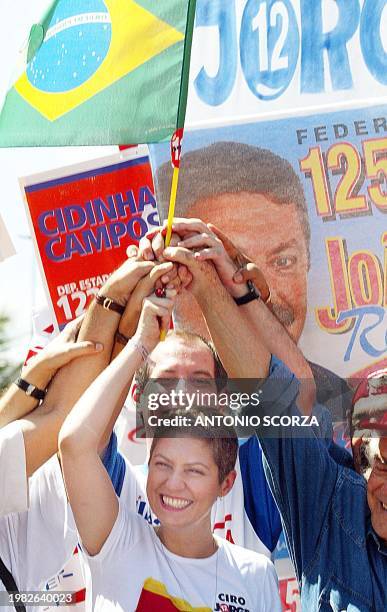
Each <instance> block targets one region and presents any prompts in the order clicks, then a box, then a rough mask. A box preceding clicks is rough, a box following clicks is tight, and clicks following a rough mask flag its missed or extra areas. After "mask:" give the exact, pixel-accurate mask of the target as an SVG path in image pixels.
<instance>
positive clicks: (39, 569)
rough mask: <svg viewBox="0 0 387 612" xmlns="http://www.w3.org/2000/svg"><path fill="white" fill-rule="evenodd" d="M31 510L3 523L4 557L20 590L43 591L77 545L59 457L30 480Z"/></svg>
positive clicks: (44, 466) (1, 539)
mask: <svg viewBox="0 0 387 612" xmlns="http://www.w3.org/2000/svg"><path fill="white" fill-rule="evenodd" d="M29 489H30V508H29V510H28V511H27V512H21V513H18V514H12V515H9V516H7V517H5V518H4V519H2V522H1V524H0V541H1V542H2V545H1V554H2V555H3V554H4V556H3V560H4V563H5V564H6V565H7V567H8V569H9V570H10V571H11V572H12V574H13V575H14V577H15V579H16V577H17V584H18V587H19V589H20V590H23V591H29V590H31V591H34V590H39V589H40V588H41V586H42V584H44V582H45V581H47V580H48V579H49V578H51V577H52V576H53V575H54V574H55V573H56V572H59V571H60V570H61V569H62V568H63V566H64V565H65V563H66V562H67V561H68V560H69V559H70V557H71V555H72V553H73V550H74V548H75V546H76V545H77V532H76V530H75V524H74V519H73V517H72V513H71V510H70V507H69V505H68V502H67V497H66V491H65V488H64V483H63V478H62V473H61V469H60V465H59V461H58V458H57V457H56V456H55V457H52V459H50V460H49V461H48V462H47V463H45V464H44V465H43V466H42V467H41V468H40V469H39V470H37V471H36V472H35V474H34V475H33V476H32V478H30V481H29Z"/></svg>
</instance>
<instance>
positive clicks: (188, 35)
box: [0, 0, 195, 147]
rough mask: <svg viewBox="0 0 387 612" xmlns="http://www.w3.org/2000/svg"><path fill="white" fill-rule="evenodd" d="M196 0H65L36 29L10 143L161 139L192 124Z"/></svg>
mask: <svg viewBox="0 0 387 612" xmlns="http://www.w3.org/2000/svg"><path fill="white" fill-rule="evenodd" d="M194 15H195V0H56V1H55V2H51V5H50V6H49V7H48V9H47V12H46V14H45V16H44V17H43V19H42V20H41V23H40V24H36V25H34V26H33V27H32V29H31V34H30V40H29V47H28V54H27V59H26V66H25V70H24V72H23V73H22V74H21V76H20V77H19V78H18V79H17V80H16V82H15V83H14V84H13V86H12V87H11V89H10V90H9V91H8V93H7V96H6V98H5V102H4V106H3V109H2V111H1V114H0V146H3V147H15V146H57V145H108V144H136V143H146V142H158V141H160V140H164V139H167V138H169V137H170V136H171V135H172V133H173V132H174V131H175V129H176V128H178V127H182V124H183V123H184V115H185V107H186V100H187V88H188V72H189V59H190V51H191V41H192V30H193V21H194Z"/></svg>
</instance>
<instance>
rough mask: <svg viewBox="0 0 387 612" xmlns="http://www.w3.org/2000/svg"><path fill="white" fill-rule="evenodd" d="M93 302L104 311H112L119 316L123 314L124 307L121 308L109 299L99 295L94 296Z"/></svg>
mask: <svg viewBox="0 0 387 612" xmlns="http://www.w3.org/2000/svg"><path fill="white" fill-rule="evenodd" d="M95 301H96V302H97V304H99V305H100V306H102V307H103V308H104V309H105V310H113V311H114V312H118V314H120V315H122V314H124V312H125V306H121V304H118V303H117V302H115V301H114V300H112V299H111V298H109V297H105V296H104V295H100V294H99V293H98V295H96V296H95Z"/></svg>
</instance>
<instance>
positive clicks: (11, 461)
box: [0, 421, 28, 516]
mask: <svg viewBox="0 0 387 612" xmlns="http://www.w3.org/2000/svg"><path fill="white" fill-rule="evenodd" d="M27 508H28V485H27V472H26V454H25V448H24V438H23V432H22V429H21V427H20V423H18V421H15V422H14V423H10V424H9V425H7V426H6V427H4V428H3V429H1V430H0V516H3V515H4V514H9V513H10V512H23V511H24V510H27Z"/></svg>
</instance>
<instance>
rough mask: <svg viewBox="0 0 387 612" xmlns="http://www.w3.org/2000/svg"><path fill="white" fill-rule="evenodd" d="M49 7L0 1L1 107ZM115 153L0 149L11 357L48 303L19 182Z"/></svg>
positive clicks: (17, 355) (1, 308) (3, 279)
mask: <svg viewBox="0 0 387 612" xmlns="http://www.w3.org/2000/svg"><path fill="white" fill-rule="evenodd" d="M45 6H47V0H0V9H1V10H0V13H1V15H2V18H1V20H0V57H1V65H0V105H1V104H2V100H3V97H4V95H5V93H6V91H7V90H8V88H9V85H10V84H11V83H12V82H13V79H12V77H13V75H15V74H16V72H15V68H16V66H17V64H18V58H20V57H21V53H20V50H21V49H23V48H24V47H25V44H26V42H27V40H28V34H29V30H30V27H31V25H32V24H33V23H35V22H37V21H39V17H40V16H41V15H42V12H43V11H44V7H45ZM19 61H20V60H19ZM115 152H117V148H116V147H71V148H69V147H61V148H59V147H55V148H34V149H31V148H27V149H23V148H19V149H0V182H1V197H0V214H1V216H2V218H3V221H4V222H5V224H6V226H7V228H8V231H9V233H10V235H11V238H12V241H13V243H14V246H15V249H16V252H17V254H16V255H14V256H12V257H11V258H9V259H7V260H5V261H3V262H0V283H1V291H0V313H2V314H7V315H8V316H9V317H10V320H11V324H10V325H9V327H8V336H9V340H10V355H11V357H12V358H13V359H15V360H18V361H19V360H23V359H24V357H25V354H26V352H27V349H28V345H29V339H30V336H31V325H32V313H33V311H34V310H36V309H39V307H41V306H42V305H44V304H45V301H46V297H45V291H44V289H43V285H42V282H41V279H40V272H39V270H38V268H37V264H36V257H35V254H34V248H33V244H32V240H31V237H30V229H29V225H28V221H27V217H26V213H25V209H24V202H23V198H22V194H21V190H20V187H19V182H18V179H19V177H22V176H28V175H30V174H35V173H37V172H44V171H46V170H49V169H51V168H57V167H61V166H67V165H70V164H73V163H77V162H79V161H84V160H89V159H93V158H97V157H101V156H104V155H108V154H110V153H115Z"/></svg>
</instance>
